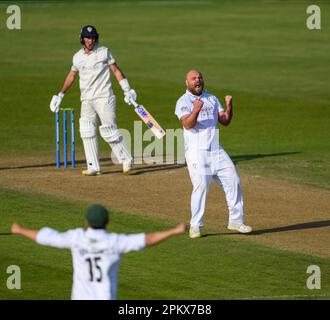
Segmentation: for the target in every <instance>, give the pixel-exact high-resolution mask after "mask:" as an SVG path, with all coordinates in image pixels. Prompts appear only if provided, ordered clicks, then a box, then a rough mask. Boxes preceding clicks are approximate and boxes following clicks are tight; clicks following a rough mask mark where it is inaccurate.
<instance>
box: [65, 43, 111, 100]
mask: <svg viewBox="0 0 330 320" xmlns="http://www.w3.org/2000/svg"><path fill="white" fill-rule="evenodd" d="M115 62H116V61H115V59H114V57H113V56H112V54H111V52H110V50H109V49H108V48H106V47H103V46H99V45H97V44H96V45H95V46H94V48H93V50H92V51H91V52H89V53H88V54H87V53H86V52H85V51H84V48H81V49H80V50H79V51H78V52H77V53H76V54H75V55H74V56H73V64H72V67H71V70H73V71H78V72H79V86H80V92H81V96H80V100H81V101H83V100H91V99H97V98H108V97H110V96H111V95H112V94H113V92H112V85H111V81H110V70H109V65H110V64H113V63H115Z"/></svg>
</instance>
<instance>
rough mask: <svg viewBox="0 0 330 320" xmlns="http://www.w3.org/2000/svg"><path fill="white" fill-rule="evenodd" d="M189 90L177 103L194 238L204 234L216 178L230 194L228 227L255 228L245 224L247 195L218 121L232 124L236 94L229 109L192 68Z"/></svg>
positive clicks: (229, 102)
mask: <svg viewBox="0 0 330 320" xmlns="http://www.w3.org/2000/svg"><path fill="white" fill-rule="evenodd" d="M186 87H187V90H186V93H185V94H184V95H183V96H181V97H180V98H179V100H178V101H177V103H176V109H175V114H176V115H177V117H178V118H179V119H180V120H181V122H182V125H183V127H184V143H185V157H186V162H187V167H188V170H189V175H190V179H191V182H192V185H193V191H192V194H191V220H190V232H189V236H190V237H191V238H199V237H201V232H200V227H203V226H204V224H203V217H204V212H205V202H206V196H207V193H208V190H209V186H210V183H211V181H212V179H214V180H215V181H216V182H217V184H218V185H220V186H221V187H222V188H223V190H224V192H225V196H226V201H227V205H228V211H229V222H228V229H230V230H235V231H238V232H241V233H249V232H251V231H252V228H251V227H250V226H247V225H245V224H244V212H243V195H242V188H241V184H240V178H239V176H238V174H237V171H236V168H235V165H234V164H233V162H232V160H231V159H230V157H229V156H228V154H227V153H226V151H225V150H224V149H223V148H222V146H221V145H220V144H219V129H218V122H220V123H221V124H222V125H228V124H229V123H230V121H231V118H232V97H231V96H226V111H225V110H224V109H223V108H222V106H221V104H220V102H219V100H218V99H217V97H215V96H214V95H212V94H210V93H207V92H206V91H204V80H203V76H202V74H201V73H200V72H199V71H197V70H191V71H189V72H188V73H187V75H186Z"/></svg>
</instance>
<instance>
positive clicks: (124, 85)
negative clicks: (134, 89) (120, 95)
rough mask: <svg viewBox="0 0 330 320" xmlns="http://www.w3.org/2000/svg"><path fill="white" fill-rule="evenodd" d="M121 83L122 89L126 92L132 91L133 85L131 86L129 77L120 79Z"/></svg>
mask: <svg viewBox="0 0 330 320" xmlns="http://www.w3.org/2000/svg"><path fill="white" fill-rule="evenodd" d="M119 85H120V86H121V88H122V90H123V91H124V92H127V91H130V90H131V87H130V86H129V83H128V81H127V79H126V78H125V79H122V80H120V81H119Z"/></svg>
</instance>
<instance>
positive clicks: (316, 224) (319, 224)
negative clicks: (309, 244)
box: [203, 220, 330, 237]
mask: <svg viewBox="0 0 330 320" xmlns="http://www.w3.org/2000/svg"><path fill="white" fill-rule="evenodd" d="M326 227H330V220H322V221H312V222H305V223H298V224H292V225H289V226H283V227H276V228H269V229H260V230H254V231H252V232H251V233H247V234H246V235H247V236H250V235H251V236H258V235H262V234H267V233H277V232H286V231H295V230H304V229H316V228H326ZM234 235H242V233H239V232H223V233H207V234H204V235H203V237H210V236H234Z"/></svg>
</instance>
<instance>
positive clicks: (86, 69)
mask: <svg viewBox="0 0 330 320" xmlns="http://www.w3.org/2000/svg"><path fill="white" fill-rule="evenodd" d="M98 40H99V34H98V33H97V31H96V29H95V27H93V26H91V25H87V26H84V27H83V28H82V30H81V32H80V43H81V44H82V45H83V47H82V48H81V49H80V50H79V51H78V52H77V53H76V54H75V55H74V56H73V64H72V67H71V70H70V71H69V73H68V74H67V76H66V78H65V81H64V84H63V86H62V89H61V91H60V92H59V94H58V95H55V96H53V98H52V100H51V103H50V109H51V111H53V112H57V111H58V110H59V107H60V104H61V102H62V99H63V97H64V94H65V93H66V92H67V91H68V89H69V88H70V87H71V85H72V83H73V82H74V80H75V78H76V76H77V74H78V73H79V85H80V91H81V97H80V99H81V113H80V119H79V128H80V136H81V138H82V140H83V144H84V150H85V156H86V162H87V170H84V171H83V172H82V174H83V175H87V176H95V175H99V174H101V168H100V161H99V151H98V149H99V148H98V139H97V128H98V120H99V119H100V120H101V126H100V127H99V130H100V134H101V136H102V138H103V139H104V140H105V141H106V142H107V143H108V144H109V145H110V147H111V148H112V151H113V152H114V154H115V156H116V158H117V159H118V161H119V163H122V164H123V172H128V171H130V169H131V168H132V163H133V158H132V156H131V154H130V152H129V151H128V149H127V147H126V145H125V142H124V140H123V136H122V135H121V134H120V131H119V130H118V128H117V122H116V96H115V95H114V93H113V90H112V84H111V81H110V69H111V71H112V72H113V74H114V76H115V77H116V79H117V80H118V82H119V84H120V86H121V88H122V90H123V92H124V101H125V102H126V103H127V104H130V100H131V99H133V100H136V97H137V95H136V92H135V90H133V89H131V87H130V85H129V83H128V81H127V79H126V78H125V76H124V74H123V73H122V71H121V70H120V68H119V67H118V65H117V63H116V60H115V58H114V57H113V55H112V53H111V51H110V50H109V49H108V48H106V47H103V46H100V45H98Z"/></svg>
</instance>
